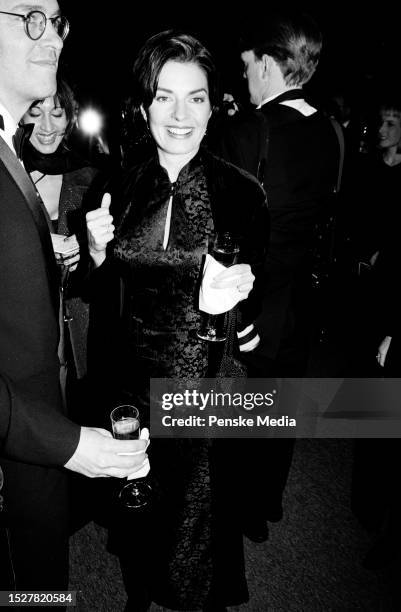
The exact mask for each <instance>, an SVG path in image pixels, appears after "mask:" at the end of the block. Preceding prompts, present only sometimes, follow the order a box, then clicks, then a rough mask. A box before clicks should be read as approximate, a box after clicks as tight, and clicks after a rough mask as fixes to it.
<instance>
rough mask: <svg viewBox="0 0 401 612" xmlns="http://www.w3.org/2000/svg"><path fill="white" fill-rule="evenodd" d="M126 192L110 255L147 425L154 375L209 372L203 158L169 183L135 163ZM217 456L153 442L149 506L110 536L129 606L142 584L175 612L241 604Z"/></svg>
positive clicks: (152, 167)
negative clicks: (202, 315) (201, 292)
mask: <svg viewBox="0 0 401 612" xmlns="http://www.w3.org/2000/svg"><path fill="white" fill-rule="evenodd" d="M126 193H127V194H128V196H129V200H128V205H127V206H126V208H125V212H124V214H123V216H122V218H121V219H120V221H119V223H118V227H117V232H116V240H115V245H114V248H113V258H114V262H115V263H116V265H118V266H119V269H120V274H121V275H122V276H123V277H124V279H125V295H124V303H125V310H126V311H127V312H126V313H125V316H124V320H125V321H126V323H125V325H124V333H123V335H124V342H125V343H126V346H127V347H128V348H127V349H126V351H127V353H126V354H128V357H126V358H125V366H124V369H125V374H124V379H125V380H124V386H125V388H126V389H127V387H128V391H129V393H130V396H131V397H132V399H133V401H134V402H135V404H136V405H138V406H139V407H140V409H141V410H142V418H143V419H144V420H146V419H147V418H148V415H147V411H148V393H149V392H148V387H149V378H150V377H177V378H199V377H204V376H206V375H207V374H210V375H212V374H213V372H211V367H210V360H209V354H208V350H209V347H208V344H207V343H205V342H203V341H201V340H199V339H198V338H197V336H196V333H195V332H196V329H197V327H198V322H199V313H198V310H197V296H198V282H199V274H200V270H201V263H202V256H203V255H204V254H205V253H206V252H207V250H208V241H209V238H210V236H211V235H212V234H213V232H214V224H213V216H212V210H211V203H210V198H209V193H208V185H207V180H206V176H205V171H204V166H203V164H202V160H201V157H200V156H199V155H198V156H197V157H196V158H194V159H193V160H192V161H191V162H190V163H189V164H188V165H187V166H186V167H185V168H183V169H182V171H181V172H180V174H179V177H178V179H177V181H176V183H175V184H174V185H172V184H171V183H170V181H169V178H168V175H167V173H166V172H165V170H164V169H163V168H161V167H160V165H159V164H158V162H157V161H156V160H153V161H151V162H149V163H147V164H145V165H144V166H141V167H140V169H139V171H138V170H136V172H135V176H133V177H131V180H130V179H128V182H127V186H126ZM171 194H173V204H172V214H171V225H170V233H169V239H168V244H167V248H166V249H164V248H163V238H164V231H165V223H166V215H167V208H168V203H169V199H170V196H171ZM149 196H150V197H149ZM150 198H151V199H150ZM222 442H224V441H222ZM220 449H221V447H220V446H219V445H218V444H216V441H215V442H211V441H209V440H190V439H183V440H159V439H154V440H152V442H151V447H150V450H149V455H150V461H151V475H152V486H153V489H154V503H153V504H152V507H151V509H149V510H148V511H147V512H144V513H143V515H142V516H140V517H139V518H138V514H137V515H136V516H132V514H131V517H129V516H128V517H125V522H124V520H122V522H121V520H120V519H119V529H118V530H114V531H113V530H112V531H111V537H110V549H111V550H112V551H113V552H117V553H118V554H119V555H120V558H122V559H123V565H125V566H126V569H125V582H126V584H127V574H128V582H129V571H131V573H132V588H133V592H132V598H133V599H135V597H136V596H138V591H137V589H138V584H139V583H140V584H141V589H143V588H146V589H147V590H148V591H149V593H150V597H151V599H152V600H154V601H156V602H157V603H160V604H161V605H165V606H167V607H170V608H174V609H178V610H188V609H191V610H192V609H199V608H201V607H202V606H203V605H204V604H205V602H206V599H207V597H210V596H211V593H212V595H213V598H214V600H219V601H221V603H222V604H225V605H234V604H239V603H241V602H243V601H245V600H247V598H248V593H247V587H246V581H245V576H244V564H243V551H242V535H241V532H240V529H239V528H238V527H237V526H236V521H235V520H234V518H233V507H232V505H231V503H230V502H229V501H228V500H229V495H228V494H227V491H226V487H227V486H228V485H227V482H228V479H227V477H226V469H229V468H227V466H226V467H224V462H225V460H226V459H225V457H226V453H225V452H224V450H220ZM138 521H139V523H138ZM122 525H124V527H122ZM138 551H141V553H140V556H139V558H138V564H136V561H135V558H134V557H135V556H136V555H137V554H138ZM127 568H130V570H129V569H127ZM144 585H146V586H144ZM128 591H129V586H128Z"/></svg>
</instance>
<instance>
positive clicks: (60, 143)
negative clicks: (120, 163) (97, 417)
mask: <svg viewBox="0 0 401 612" xmlns="http://www.w3.org/2000/svg"><path fill="white" fill-rule="evenodd" d="M76 113H77V103H76V101H75V98H74V95H73V92H72V90H71V88H70V87H69V85H68V84H67V83H66V82H65V81H64V80H62V79H59V80H58V86H57V92H56V94H55V95H54V96H51V97H49V98H46V99H45V100H41V101H37V102H35V103H34V104H32V106H31V107H30V109H29V110H28V111H27V112H26V113H25V115H24V116H23V119H22V121H23V123H26V124H28V123H30V124H33V130H32V134H31V137H30V142H28V143H26V145H25V147H24V152H23V159H24V165H25V168H26V169H27V171H28V172H30V174H31V178H32V180H33V182H34V184H35V186H36V189H37V190H38V191H39V193H40V196H41V198H42V201H43V203H44V205H45V208H46V211H47V215H48V219H49V222H50V224H51V229H52V233H53V234H61V235H63V236H66V237H68V238H67V240H66V241H65V244H66V245H68V246H70V247H71V248H70V249H68V250H69V251H70V252H69V257H68V258H67V259H65V260H64V266H65V267H66V268H69V270H70V271H71V272H72V271H74V270H75V268H76V263H77V260H78V259H79V253H80V250H81V253H82V252H84V250H85V248H86V247H85V248H82V247H83V245H84V244H86V227H85V220H84V215H83V213H82V203H83V199H84V196H85V194H86V193H87V191H88V189H89V187H90V185H91V183H92V181H93V179H94V177H95V176H96V174H97V170H96V169H95V168H93V167H91V166H90V165H89V164H88V162H87V161H86V160H85V159H83V158H82V157H81V156H80V155H79V154H77V153H76V152H75V151H74V150H72V149H71V147H70V145H69V136H70V134H71V132H72V130H73V127H74V124H75V118H76ZM55 242H56V241H55V238H54V236H53V244H54V246H55V249H56V248H57V247H56V244H55ZM56 257H57V252H56ZM66 272H67V270H64V274H66ZM74 276H75V278H74ZM79 280H80V279H79V272H74V275H71V277H70V278H69V279H68V282H67V284H66V286H65V287H64V296H63V297H64V300H63V301H64V322H65V323H66V325H65V326H64V330H65V332H66V334H65V341H66V347H65V350H66V354H65V355H64V359H66V360H67V364H68V384H67V387H68V389H67V395H70V397H71V401H70V402H69V403H70V407H71V408H72V409H73V408H74V406H75V405H76V403H77V401H78V402H79V392H80V391H78V389H80V390H81V387H82V385H81V384H80V383H82V381H84V379H85V376H86V371H87V359H86V345H87V331H88V320H89V306H88V304H87V303H86V302H85V301H84V300H83V299H82V296H81V292H82V286H81V284H80V282H78V281H79ZM78 381H79V382H78ZM75 407H76V408H78V406H75ZM78 415H79V411H78V413H77V414H76V415H75V414H74V416H77V417H78Z"/></svg>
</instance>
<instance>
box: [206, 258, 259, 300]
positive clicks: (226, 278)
mask: <svg viewBox="0 0 401 612" xmlns="http://www.w3.org/2000/svg"><path fill="white" fill-rule="evenodd" d="M254 280H255V277H254V275H253V274H252V270H251V266H250V265H249V264H235V265H233V266H230V267H229V268H226V269H225V270H223V271H222V272H220V274H218V275H217V276H215V278H214V280H213V282H212V283H211V285H210V286H211V287H213V288H214V289H227V288H230V289H232V288H235V287H236V288H237V289H238V291H239V293H240V294H241V297H240V300H246V298H247V297H248V295H249V294H250V292H251V291H252V287H253V282H254Z"/></svg>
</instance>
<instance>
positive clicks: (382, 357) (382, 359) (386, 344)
mask: <svg viewBox="0 0 401 612" xmlns="http://www.w3.org/2000/svg"><path fill="white" fill-rule="evenodd" d="M390 343H391V336H386V337H385V338H384V340H383V341H382V342H381V343H380V345H379V348H378V350H377V355H376V359H377V361H378V363H379V365H381V367H382V368H384V364H385V363H386V357H387V352H388V349H389V348H390Z"/></svg>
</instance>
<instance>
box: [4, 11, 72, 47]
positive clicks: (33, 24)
mask: <svg viewBox="0 0 401 612" xmlns="http://www.w3.org/2000/svg"><path fill="white" fill-rule="evenodd" d="M0 13H1V14H2V15H12V16H14V17H19V18H20V19H23V20H24V25H25V32H26V34H27V36H28V37H29V38H30V39H31V40H39V38H41V37H42V36H43V34H44V32H45V30H46V25H47V21H48V20H49V21H50V22H51V24H52V26H53V28H54V29H55V31H56V33H57V34H58V36H60V38H61V40H65V39H66V38H67V34H68V32H69V30H70V24H69V23H68V19H67V17H63V16H62V15H57V17H46V15H45V14H44V13H42V11H30V12H29V13H28V14H27V15H21V14H19V13H7V12H6V11H0Z"/></svg>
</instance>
